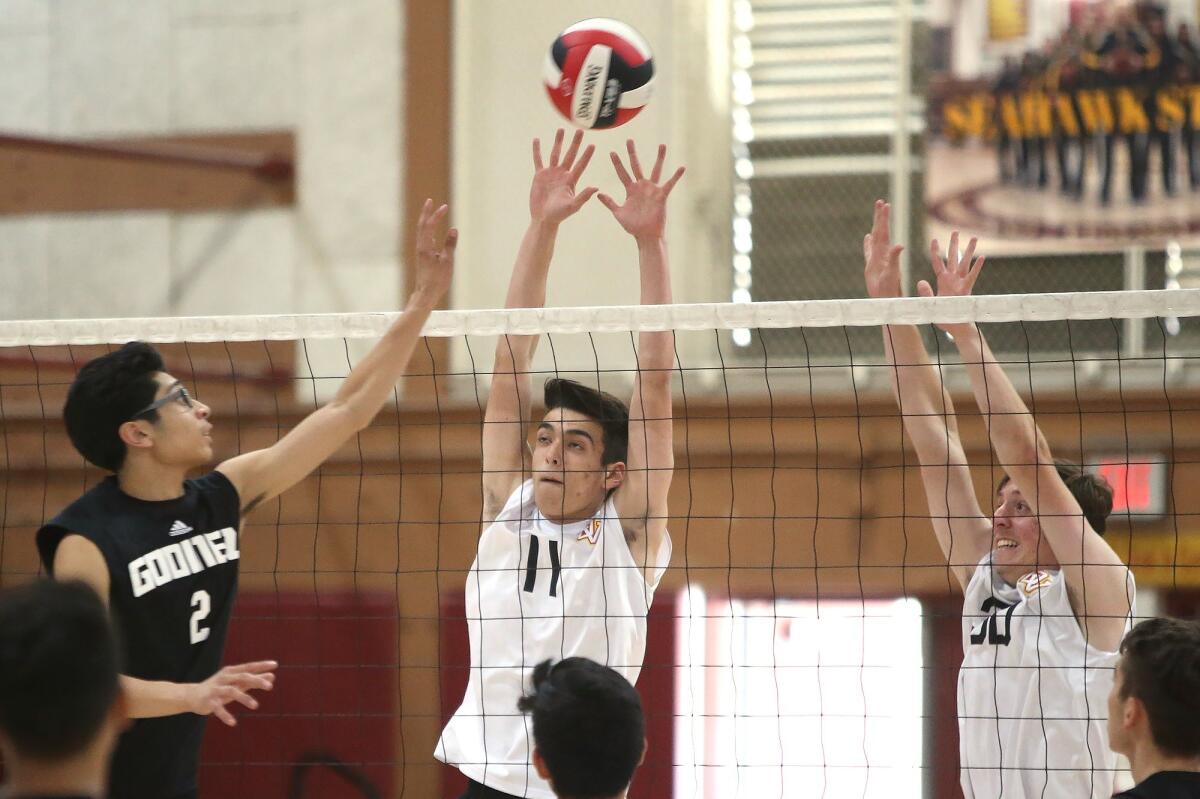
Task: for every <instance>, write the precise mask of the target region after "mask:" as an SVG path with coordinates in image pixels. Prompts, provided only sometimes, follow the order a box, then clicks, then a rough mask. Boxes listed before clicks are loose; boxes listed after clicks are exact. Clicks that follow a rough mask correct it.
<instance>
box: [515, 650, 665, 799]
mask: <svg viewBox="0 0 1200 799" xmlns="http://www.w3.org/2000/svg"><path fill="white" fill-rule="evenodd" d="M517 707H518V708H519V709H520V711H521V712H522V713H526V714H528V715H529V716H531V717H532V721H533V742H534V750H533V765H534V768H536V769H537V773H538V774H539V775H540V776H541V777H542V779H545V780H548V781H549V782H550V785H551V786H552V787H553V789H554V795H555V796H558V797H562V799H566V797H571V798H572V799H624V798H625V795H626V792H627V791H628V790H629V784H630V783H631V782H632V781H633V773H634V771H636V770H637V767H638V766H640V765H641V764H642V762H643V761H644V760H645V759H646V721H645V718H644V717H643V714H642V700H641V698H640V697H639V696H638V692H637V691H636V690H634V687H633V686H632V685H630V683H629V681H628V680H626V679H625V678H624V677H622V676H621V675H620V673H618V672H616V671H614V670H613V669H610V668H609V667H607V666H601V665H600V664H599V663H596V662H595V661H592V660H588V659H587V658H582V657H572V658H567V659H566V660H560V661H559V662H558V663H552V662H551V661H549V660H544V661H542V662H541V663H539V664H538V666H537V667H536V668H535V669H534V670H533V690H532V691H531V692H530V693H529V694H527V695H525V696H524V697H522V698H521V700H520V702H518V703H517Z"/></svg>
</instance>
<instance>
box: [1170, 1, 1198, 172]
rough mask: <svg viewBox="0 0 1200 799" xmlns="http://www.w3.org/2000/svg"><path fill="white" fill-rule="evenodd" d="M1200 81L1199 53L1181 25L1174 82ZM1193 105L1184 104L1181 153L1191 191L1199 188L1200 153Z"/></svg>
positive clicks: (1190, 31)
mask: <svg viewBox="0 0 1200 799" xmlns="http://www.w3.org/2000/svg"><path fill="white" fill-rule="evenodd" d="M1197 80H1200V51H1197V49H1196V43H1195V42H1194V41H1193V40H1192V29H1191V28H1189V27H1188V26H1187V24H1186V23H1183V24H1181V25H1180V26H1179V31H1178V33H1177V34H1176V37H1175V81H1176V83H1179V84H1183V85H1185V86H1186V85H1187V84H1190V83H1195V82H1196V81H1197ZM1194 106H1195V104H1194V103H1192V102H1187V103H1185V104H1184V115H1183V153H1184V158H1186V159H1187V168H1188V185H1189V186H1190V187H1191V189H1192V191H1195V190H1196V189H1197V188H1200V152H1197V149H1198V147H1197V145H1198V144H1200V142H1197V136H1196V129H1197V127H1198V126H1197V121H1198V120H1197V109H1196V108H1195V107H1194Z"/></svg>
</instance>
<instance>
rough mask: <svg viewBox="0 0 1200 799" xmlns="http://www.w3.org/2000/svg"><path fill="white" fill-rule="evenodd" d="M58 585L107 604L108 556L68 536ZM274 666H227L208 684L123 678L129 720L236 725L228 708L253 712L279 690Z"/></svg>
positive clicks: (61, 548)
mask: <svg viewBox="0 0 1200 799" xmlns="http://www.w3.org/2000/svg"><path fill="white" fill-rule="evenodd" d="M53 571H54V578H55V579H56V580H82V581H83V582H85V583H87V584H88V585H90V586H91V587H92V588H93V589H94V590H95V591H96V593H97V594H98V595H99V596H100V598H101V599H102V600H104V603H105V604H106V605H107V604H108V593H109V585H110V583H109V576H108V566H107V565H106V564H105V562H104V555H102V554H101V553H100V550H99V548H97V547H96V545H95V544H93V543H92V542H91V541H89V540H88V539H86V538H84V537H83V536H81V535H67V536H66V537H65V538H63V540H62V542H61V543H60V544H59V545H58V549H57V550H56V551H55V553H54V569H53ZM278 665H279V664H277V663H276V662H275V661H273V660H260V661H256V662H254V663H239V664H237V665H235V666H226V667H225V668H223V669H221V670H220V671H218V672H217V673H216V674H214V675H213V676H211V677H209V678H208V679H207V680H205V681H204V682H198V683H177V682H167V681H165V680H142V679H138V678H137V677H130V676H127V675H122V677H121V687H122V689H124V691H125V694H126V700H127V702H126V705H127V707H126V711H127V713H128V714H129V717H130V718H133V719H144V718H154V717H158V716H174V715H177V714H179V713H196V714H199V715H201V716H207V715H209V714H212V715H214V716H216V717H217V718H218V719H220V720H221V721H222V722H224V723H225V724H228V725H229V726H231V727H232V726H234V725H235V724H237V720H236V719H235V718H234V716H233V713H231V712H230V710H229V708H228V707H227V705H230V704H233V703H234V702H237V703H238V704H241V705H244V706H245V707H247V708H249V709H251V710H255V709H257V708H258V700H256V699H255V698H254V697H253V696H251V695H250V692H251V691H269V690H271V688H272V687H274V685H275V669H276V668H278Z"/></svg>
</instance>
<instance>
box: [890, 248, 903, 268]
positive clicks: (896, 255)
mask: <svg viewBox="0 0 1200 799" xmlns="http://www.w3.org/2000/svg"><path fill="white" fill-rule="evenodd" d="M902 252H904V245H903V244H893V245H892V249H890V250H888V266H890V267H891V268H892V269H894V270H895V269H899V268H900V253H902Z"/></svg>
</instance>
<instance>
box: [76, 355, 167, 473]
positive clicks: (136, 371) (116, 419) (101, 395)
mask: <svg viewBox="0 0 1200 799" xmlns="http://www.w3.org/2000/svg"><path fill="white" fill-rule="evenodd" d="M161 371H163V359H162V356H161V355H159V354H158V350H156V349H154V348H153V347H151V346H150V345H149V344H144V343H142V342H140V341H131V342H130V343H128V344H126V345H125V346H123V347H121V349H119V350H116V351H114V352H110V353H108V354H107V355H101V356H100V357H99V358H94V359H92V360H90V361H88V362H87V363H86V364H84V366H83V368H82V369H80V370H79V374H77V375H75V380H74V382H72V383H71V388H70V389H69V390H68V391H67V402H66V404H65V405H63V422H65V423H66V426H67V435H68V436H70V437H71V443H72V444H74V445H75V449H77V450H78V451H79V454H80V455H82V456H83V457H84V458H86V459H87V460H88V461H89V462H90V463H92V464H95V465H96V466H99V467H100V468H101V469H107V470H108V471H110V472H115V471H117V470H119V469H120V468H121V465H122V464H123V463H125V444H124V442H122V441H121V438H120V436H119V435H118V433H117V430H118V429H120V427H121V425H123V424H125V422H128V421H129V420H130V419H132V418H133V416H134V414H136V413H137V412H138V411H140V410H141V409H142V408H145V407H146V406H147V405H149V404H150V403H152V402H154V395H155V394H157V393H158V383H157V382H155V380H154V373H155V372H161ZM145 418H146V419H149V420H150V421H152V422H154V421H158V413H157V412H156V411H152V412H150V413H148V414H146V416H145Z"/></svg>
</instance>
